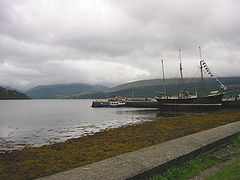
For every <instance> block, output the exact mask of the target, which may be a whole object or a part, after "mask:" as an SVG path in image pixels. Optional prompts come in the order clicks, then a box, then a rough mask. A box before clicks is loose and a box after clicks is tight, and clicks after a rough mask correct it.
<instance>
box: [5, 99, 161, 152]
mask: <svg viewBox="0 0 240 180" xmlns="http://www.w3.org/2000/svg"><path fill="white" fill-rule="evenodd" d="M91 103H92V100H89V99H87V100H4V101H0V150H1V151H2V150H13V149H19V148H22V147H25V146H41V145H44V144H52V143H54V142H61V141H65V140H67V139H70V138H76V137H80V136H83V135H87V134H92V133H94V132H98V131H100V130H104V129H108V128H115V127H119V126H123V125H127V124H133V123H138V122H141V121H145V120H147V119H146V118H149V117H156V116H158V115H159V112H158V111H157V110H156V109H144V108H91V107H90V106H91Z"/></svg>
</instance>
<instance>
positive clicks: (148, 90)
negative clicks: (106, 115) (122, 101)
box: [69, 77, 240, 99]
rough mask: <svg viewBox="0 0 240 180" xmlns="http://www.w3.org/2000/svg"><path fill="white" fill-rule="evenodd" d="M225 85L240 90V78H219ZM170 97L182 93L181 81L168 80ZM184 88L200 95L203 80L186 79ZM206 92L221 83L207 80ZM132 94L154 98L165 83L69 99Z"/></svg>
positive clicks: (136, 84) (124, 86) (145, 82)
mask: <svg viewBox="0 0 240 180" xmlns="http://www.w3.org/2000/svg"><path fill="white" fill-rule="evenodd" d="M219 79H220V80H221V82H222V83H223V84H225V85H226V86H227V87H228V91H231V90H240V77H223V78H219ZM166 84H167V91H168V95H176V94H178V93H179V92H180V91H181V84H180V79H178V78H175V79H167V80H166ZM184 87H185V89H186V90H187V91H189V92H191V93H192V94H195V93H196V91H197V92H198V93H200V92H201V91H200V87H201V79H200V78H196V79H194V80H193V79H192V78H185V79H184ZM205 88H206V92H207V93H209V92H210V91H214V90H220V86H219V83H218V82H216V80H215V79H205ZM132 92H133V94H134V97H135V98H145V97H152V98H154V97H155V96H157V95H159V94H161V93H163V92H164V87H163V81H162V80H161V79H151V80H142V81H136V82H132V83H126V84H122V85H119V86H115V87H113V88H110V89H106V90H104V91H102V92H94V93H88V94H81V95H71V96H69V98H76V99H78V98H96V99H102V98H109V97H113V96H121V97H132Z"/></svg>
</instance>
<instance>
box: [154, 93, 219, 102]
mask: <svg viewBox="0 0 240 180" xmlns="http://www.w3.org/2000/svg"><path fill="white" fill-rule="evenodd" d="M222 97H223V94H216V95H209V96H204V97H192V98H175V99H174V98H158V97H157V98H156V99H157V101H158V102H159V104H161V105H164V104H200V105H204V104H206V105H207V104H216V105H219V104H220V105H221V104H222Z"/></svg>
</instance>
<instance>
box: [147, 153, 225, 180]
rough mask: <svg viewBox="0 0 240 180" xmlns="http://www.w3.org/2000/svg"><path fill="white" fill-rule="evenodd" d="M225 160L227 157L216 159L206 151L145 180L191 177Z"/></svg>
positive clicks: (170, 179) (183, 179)
mask: <svg viewBox="0 0 240 180" xmlns="http://www.w3.org/2000/svg"><path fill="white" fill-rule="evenodd" d="M225 160H226V159H225V158H222V159H216V158H215V157H214V156H213V155H211V154H209V153H204V154H201V155H199V156H197V157H196V158H194V159H191V160H190V161H188V162H185V163H183V164H181V166H175V167H172V168H170V169H169V170H168V171H166V172H164V173H162V174H157V175H153V176H152V177H149V178H145V180H175V179H178V180H185V179H190V178H193V177H195V176H196V175H198V174H199V173H200V172H201V171H202V170H204V169H207V168H209V167H212V166H214V165H216V164H217V163H221V162H223V161H225Z"/></svg>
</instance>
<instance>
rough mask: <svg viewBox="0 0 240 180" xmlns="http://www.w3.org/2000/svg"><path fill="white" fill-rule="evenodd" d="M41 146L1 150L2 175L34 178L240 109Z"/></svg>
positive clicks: (237, 116) (233, 117) (206, 124)
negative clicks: (18, 149)
mask: <svg viewBox="0 0 240 180" xmlns="http://www.w3.org/2000/svg"><path fill="white" fill-rule="evenodd" d="M151 120H152V121H148V122H144V123H142V124H137V125H130V126H126V127H120V128H117V129H110V130H106V131H103V132H99V133H96V134H94V135H91V136H84V137H80V138H76V139H71V140H68V141H66V142H62V143H56V144H53V145H45V146H42V147H39V148H31V147H29V148H24V149H22V150H21V151H13V152H7V153H1V154H0V179H34V178H37V177H41V176H47V175H50V174H53V173H56V172H61V171H65V170H69V169H72V168H76V167H79V166H83V165H86V164H89V163H93V162H96V161H99V160H102V159H106V158H109V157H113V156H116V155H119V154H123V153H126V152H130V151H135V150H137V149H140V148H144V147H147V146H151V145H154V144H158V143H161V142H165V141H168V140H171V139H175V138H178V137H182V136H185V135H188V134H192V133H195V132H199V131H204V130H207V129H211V128H213V127H217V126H221V125H224V124H227V123H231V122H234V121H238V120H240V112H239V110H221V111H218V112H214V113H201V114H197V115H196V114H192V115H189V114H188V115H181V116H177V117H161V118H153V119H151Z"/></svg>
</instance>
